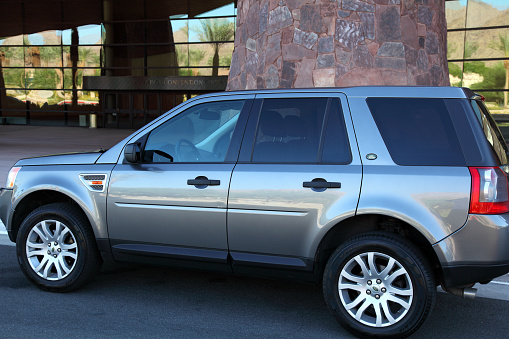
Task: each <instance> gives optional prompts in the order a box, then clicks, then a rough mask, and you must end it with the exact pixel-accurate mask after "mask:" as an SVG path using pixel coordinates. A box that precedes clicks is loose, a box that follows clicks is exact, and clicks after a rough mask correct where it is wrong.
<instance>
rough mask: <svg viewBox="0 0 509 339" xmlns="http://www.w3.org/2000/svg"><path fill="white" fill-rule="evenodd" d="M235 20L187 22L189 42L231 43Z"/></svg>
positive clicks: (221, 19) (192, 20)
mask: <svg viewBox="0 0 509 339" xmlns="http://www.w3.org/2000/svg"><path fill="white" fill-rule="evenodd" d="M234 35H235V20H234V19H233V18H217V19H191V20H189V42H210V41H228V42H233V38H234Z"/></svg>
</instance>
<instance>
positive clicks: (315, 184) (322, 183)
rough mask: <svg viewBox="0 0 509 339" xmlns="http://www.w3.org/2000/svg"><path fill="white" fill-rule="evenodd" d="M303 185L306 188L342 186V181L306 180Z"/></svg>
mask: <svg viewBox="0 0 509 339" xmlns="http://www.w3.org/2000/svg"><path fill="white" fill-rule="evenodd" d="M302 187H305V188H341V183H340V182H333V181H331V182H328V181H304V182H303V183H302Z"/></svg>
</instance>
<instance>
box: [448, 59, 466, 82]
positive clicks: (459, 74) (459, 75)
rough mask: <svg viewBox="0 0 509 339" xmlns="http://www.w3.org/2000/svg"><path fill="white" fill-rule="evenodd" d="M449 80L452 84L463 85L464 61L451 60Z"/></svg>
mask: <svg viewBox="0 0 509 339" xmlns="http://www.w3.org/2000/svg"><path fill="white" fill-rule="evenodd" d="M449 81H450V82H451V86H457V87H461V86H462V81H463V62H449Z"/></svg>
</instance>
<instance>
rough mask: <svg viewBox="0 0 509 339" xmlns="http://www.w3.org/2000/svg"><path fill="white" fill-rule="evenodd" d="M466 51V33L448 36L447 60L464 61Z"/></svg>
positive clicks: (453, 33) (450, 33)
mask: <svg viewBox="0 0 509 339" xmlns="http://www.w3.org/2000/svg"><path fill="white" fill-rule="evenodd" d="M464 50H465V32H449V33H448V34H447V59H449V60H450V59H463V53H464Z"/></svg>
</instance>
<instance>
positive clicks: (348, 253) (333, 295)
mask: <svg viewBox="0 0 509 339" xmlns="http://www.w3.org/2000/svg"><path fill="white" fill-rule="evenodd" d="M367 252H378V253H382V254H385V255H389V256H391V257H393V258H394V259H396V260H397V261H398V262H399V263H400V264H401V265H402V266H403V267H404V268H405V269H406V271H407V272H408V274H409V276H410V279H411V281H412V287H413V293H414V295H413V300H412V305H411V306H410V309H409V310H408V312H407V314H406V315H405V316H404V318H403V319H401V320H400V321H398V322H397V323H396V324H394V325H390V326H387V327H380V328H376V327H370V326H367V325H364V324H362V323H360V322H358V321H357V320H355V319H354V318H353V317H352V316H351V315H350V314H349V313H348V311H347V310H346V309H345V308H344V307H343V303H342V301H341V298H340V296H339V290H338V287H337V286H338V280H339V276H340V274H341V271H342V270H343V268H344V267H345V265H346V264H347V263H348V262H349V261H350V260H351V259H352V258H354V257H355V256H356V255H359V254H362V253H367ZM416 260H419V259H417V258H414V256H413V255H412V254H411V253H410V251H408V250H406V249H404V248H403V246H401V244H400V243H398V242H397V241H389V242H387V241H385V240H384V241H380V240H378V241H377V240H373V239H371V240H370V241H369V242H367V241H364V240H362V239H359V240H358V241H353V242H350V243H348V244H346V245H345V246H342V247H340V248H338V250H336V251H335V252H334V254H333V255H332V256H331V258H330V260H329V262H328V264H327V266H326V269H325V272H324V279H323V289H324V296H325V301H326V303H327V306H328V307H329V309H330V310H331V311H332V313H333V314H334V316H335V317H336V320H337V321H338V322H339V323H340V324H341V325H343V326H344V327H345V328H346V329H347V330H348V331H350V332H352V333H354V334H356V335H361V336H363V337H387V336H398V337H401V336H406V335H409V334H411V333H413V331H414V330H413V328H414V327H416V326H417V325H418V324H419V323H421V322H422V318H423V316H426V312H425V309H426V303H427V296H428V293H430V292H431V291H429V287H430V286H428V284H427V283H426V281H425V278H424V277H425V274H424V272H423V270H422V268H421V267H420V266H419V265H418V264H417V262H416Z"/></svg>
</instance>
